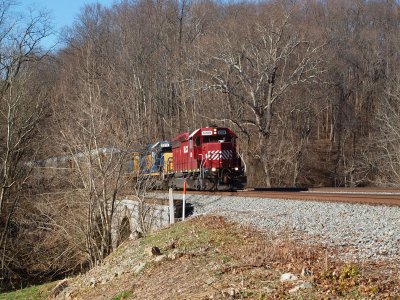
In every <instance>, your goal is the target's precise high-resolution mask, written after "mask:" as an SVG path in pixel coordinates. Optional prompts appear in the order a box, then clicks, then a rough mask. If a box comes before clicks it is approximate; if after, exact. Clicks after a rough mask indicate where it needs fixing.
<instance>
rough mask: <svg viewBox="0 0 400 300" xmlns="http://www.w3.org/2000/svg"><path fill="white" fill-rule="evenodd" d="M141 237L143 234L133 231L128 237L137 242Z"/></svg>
mask: <svg viewBox="0 0 400 300" xmlns="http://www.w3.org/2000/svg"><path fill="white" fill-rule="evenodd" d="M142 237H143V233H141V232H140V231H137V230H135V231H133V232H132V233H131V234H130V235H129V239H130V240H137V239H140V238H142Z"/></svg>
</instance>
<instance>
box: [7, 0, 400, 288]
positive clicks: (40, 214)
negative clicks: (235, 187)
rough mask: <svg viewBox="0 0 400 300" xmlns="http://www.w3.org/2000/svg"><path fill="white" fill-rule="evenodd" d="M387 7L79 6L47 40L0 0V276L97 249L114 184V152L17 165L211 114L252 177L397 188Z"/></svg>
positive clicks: (398, 146) (394, 57)
mask: <svg viewBox="0 0 400 300" xmlns="http://www.w3.org/2000/svg"><path fill="white" fill-rule="evenodd" d="M399 12H400V5H399V4H398V2H397V1H394V0H375V1H366V0H323V1H317V0H297V1H259V2H257V3H254V2H229V1H228V2H217V1H208V0H203V1H202V0H199V1H188V0H180V1H175V0H165V1H164V0H161V1H150V0H138V1H121V2H117V3H116V4H115V5H113V6H112V7H111V8H104V7H102V6H101V5H99V4H93V5H88V6H85V7H84V8H83V9H82V11H81V13H80V15H79V16H77V19H76V22H75V24H74V25H73V26H72V27H71V28H68V29H67V30H65V32H64V33H63V35H62V47H61V48H60V49H59V50H57V51H50V52H49V51H48V50H46V49H43V48H41V47H40V41H41V40H42V39H43V38H44V37H46V36H47V35H48V34H50V33H51V30H50V29H51V28H50V26H49V24H50V23H49V19H48V16H47V15H46V14H44V13H41V12H38V13H36V14H30V15H29V17H28V18H24V17H20V16H18V18H16V17H17V16H15V13H14V10H13V2H12V1H8V0H3V1H0V72H1V81H0V111H1V114H0V115H1V117H0V141H1V142H0V168H1V175H0V188H1V192H0V225H1V226H0V249H1V250H0V255H1V262H2V264H1V266H2V267H1V269H2V272H3V274H2V280H6V281H7V282H9V279H10V278H14V279H15V278H17V279H15V280H16V281H18V280H19V279H24V280H25V279H26V280H28V281H32V280H40V279H41V278H42V276H44V277H46V278H48V277H52V276H53V277H57V276H58V275H60V274H64V273H66V272H74V271H77V270H81V269H82V268H83V269H84V268H85V267H86V266H88V265H93V264H96V263H97V262H98V261H99V260H101V259H102V258H103V257H105V256H106V255H108V254H109V253H110V251H111V248H110V236H109V235H110V227H109V226H110V222H111V221H110V219H112V215H109V214H108V212H109V211H112V208H113V207H114V206H113V205H114V201H115V199H116V197H117V195H119V193H120V191H121V189H122V188H126V187H127V184H128V183H127V182H124V180H125V179H124V178H123V176H122V174H123V172H124V166H123V164H122V163H123V159H116V158H113V159H110V160H109V161H107V162H106V163H105V162H104V161H102V160H100V159H93V160H91V161H90V165H91V166H92V168H90V170H84V169H79V168H78V169H77V170H76V172H75V171H74V173H68V176H66V175H65V174H66V173H63V172H62V171H60V172H56V174H53V176H51V177H43V176H38V174H37V173H35V172H32V166H33V164H32V163H29V162H37V161H41V160H45V159H48V158H51V157H63V156H67V155H74V154H76V153H82V152H87V151H93V150H99V149H104V148H106V147H115V148H118V149H129V148H138V147H140V146H141V145H144V144H147V143H154V142H156V141H158V140H168V139H170V138H172V137H173V136H175V135H176V134H178V133H181V132H184V131H192V130H194V129H196V128H198V127H204V126H208V125H211V124H214V125H217V126H226V127H230V128H232V130H234V131H235V132H236V133H237V134H238V135H239V143H240V152H241V153H243V155H244V159H245V161H246V163H247V166H248V176H249V185H250V186H366V185H368V186H370V185H371V186H372V185H376V186H399V179H400V151H399V150H400V116H399V114H400V101H399V100H400V74H399V73H398V69H399V66H400V57H399V56H400V52H399V51H398V49H399V47H400V40H399V37H400V14H399ZM15 19H17V21H14V20H15ZM110 208H111V210H110ZM74 210H75V211H79V212H81V214H82V215H79V214H76V213H72V212H73V211H74ZM99 218H100V220H101V221H100V223H101V226H99V223H98V222H99V221H98V220H99ZM71 220H74V222H72V221H71ZM75 222H76V223H75ZM78 223H80V224H81V225H79V226H76V224H78ZM99 240H100V242H99ZM32 245H34V246H32ZM32 249H33V250H32ZM44 257H46V259H47V261H46V263H43V258H44ZM71 257H72V259H71ZM44 270H46V272H45V271H44ZM18 278H19V279H18Z"/></svg>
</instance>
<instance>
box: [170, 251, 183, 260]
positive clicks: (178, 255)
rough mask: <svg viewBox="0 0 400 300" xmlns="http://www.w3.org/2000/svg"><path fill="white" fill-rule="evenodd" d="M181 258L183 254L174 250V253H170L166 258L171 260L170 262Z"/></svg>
mask: <svg viewBox="0 0 400 300" xmlns="http://www.w3.org/2000/svg"><path fill="white" fill-rule="evenodd" d="M182 256H183V253H181V252H179V251H178V250H176V249H175V250H174V251H172V252H171V253H170V254H168V256H167V257H168V258H169V259H172V260H175V259H178V258H180V257H182Z"/></svg>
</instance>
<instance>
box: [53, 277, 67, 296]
mask: <svg viewBox="0 0 400 300" xmlns="http://www.w3.org/2000/svg"><path fill="white" fill-rule="evenodd" d="M68 286H69V282H68V279H64V280H61V281H60V282H59V283H58V284H57V285H56V286H55V288H54V289H53V291H52V292H51V293H52V295H53V297H56V296H57V295H59V294H60V293H61V292H63V291H64V290H65V289H66V288H68Z"/></svg>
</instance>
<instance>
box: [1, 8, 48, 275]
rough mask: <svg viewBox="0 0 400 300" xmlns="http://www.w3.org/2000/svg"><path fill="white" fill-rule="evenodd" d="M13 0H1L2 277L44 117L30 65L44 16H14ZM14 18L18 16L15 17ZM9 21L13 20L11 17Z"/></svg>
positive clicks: (35, 58)
mask: <svg viewBox="0 0 400 300" xmlns="http://www.w3.org/2000/svg"><path fill="white" fill-rule="evenodd" d="M12 8H13V2H11V1H1V2H0V75H1V81H0V114H1V119H0V141H1V143H0V171H1V174H0V189H1V190H0V222H1V227H0V249H1V250H0V253H1V258H0V259H1V270H2V272H3V276H2V278H6V276H5V275H6V274H5V273H6V272H7V271H6V269H7V253H6V241H7V237H8V234H9V226H10V224H11V222H12V219H13V215H14V212H15V209H16V207H17V205H18V203H19V201H20V199H21V195H22V191H23V189H24V183H25V182H26V181H27V179H28V176H29V169H30V166H29V165H28V164H27V162H28V161H30V160H33V159H34V157H35V149H34V148H32V141H33V140H34V138H35V134H36V126H37V124H38V122H39V121H40V120H41V119H42V117H43V112H44V101H45V99H44V97H43V96H44V95H43V93H39V94H33V93H32V95H30V93H29V90H28V89H29V86H30V84H31V83H32V77H31V74H32V72H31V71H30V68H31V67H32V65H33V63H35V62H38V61H39V60H40V59H41V58H43V56H44V54H43V52H42V51H41V49H40V47H39V42H40V41H41V40H42V39H43V38H44V37H46V36H47V35H49V33H50V31H49V27H48V19H47V15H46V14H41V13H39V14H37V15H33V14H32V15H31V16H30V17H29V18H27V19H26V18H23V17H18V16H15V15H13V14H12ZM15 17H16V18H15ZM11 20H12V21H11Z"/></svg>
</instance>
